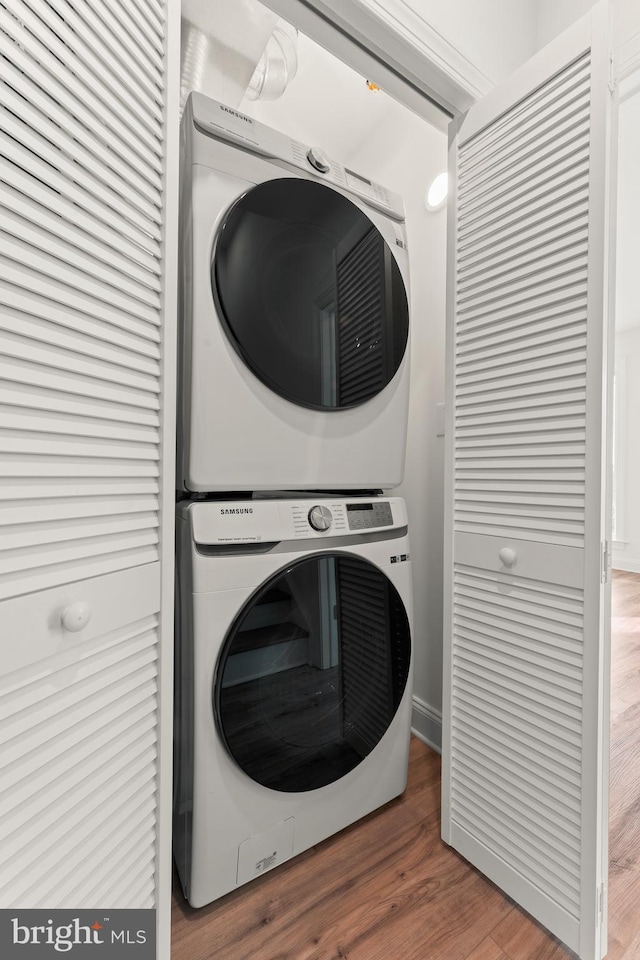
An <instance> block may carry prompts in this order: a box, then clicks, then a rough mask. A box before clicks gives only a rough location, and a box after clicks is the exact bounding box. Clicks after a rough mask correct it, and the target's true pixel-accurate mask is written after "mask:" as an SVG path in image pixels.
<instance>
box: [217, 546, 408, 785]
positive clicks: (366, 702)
mask: <svg viewBox="0 0 640 960" xmlns="http://www.w3.org/2000/svg"><path fill="white" fill-rule="evenodd" d="M410 651H411V641H410V635H409V624H408V620H407V615H406V611H405V609H404V605H403V603H402V600H401V598H400V596H399V594H398V592H397V591H396V589H395V587H394V586H393V584H392V583H391V582H390V581H389V580H388V578H387V577H386V576H385V575H384V574H383V573H382V572H381V571H380V570H379V569H378V568H377V567H374V566H373V565H372V564H370V563H368V562H366V561H364V560H362V559H360V558H357V557H352V556H349V555H345V554H341V555H331V554H323V555H322V556H320V557H313V558H306V559H304V560H301V561H298V562H297V563H295V564H292V565H291V566H290V567H288V568H287V569H286V570H284V571H281V572H280V573H279V574H278V575H277V576H276V577H274V578H272V579H271V580H270V581H269V582H268V583H266V584H265V585H264V586H263V587H262V588H261V589H260V590H259V591H258V592H257V593H256V594H254V596H253V597H252V598H251V600H250V601H249V603H248V604H247V605H246V606H245V607H244V609H243V610H242V611H241V612H240V614H239V615H238V617H237V618H236V620H235V622H234V624H233V625H232V627H231V630H230V631H229V634H228V636H227V639H226V641H225V644H224V647H223V650H222V653H221V657H220V661H219V664H218V669H217V674H216V678H215V682H214V691H213V701H214V711H215V716H216V722H217V725H218V729H219V731H220V733H221V735H222V737H223V739H224V742H225V744H226V747H227V749H228V750H229V752H230V754H231V756H232V757H233V758H234V760H235V761H236V762H237V763H238V764H239V766H240V767H241V768H242V769H243V770H244V771H245V773H247V774H248V776H250V777H251V778H252V779H254V780H255V781H257V782H258V783H261V784H263V785H264V786H267V787H271V788H272V789H274V790H281V791H288V792H297V791H304V790H312V789H316V788H318V787H322V786H324V785H325V784H328V783H332V782H333V781H335V780H338V779H339V778H340V777H342V776H344V775H345V774H347V773H349V771H350V770H352V769H353V768H354V767H356V766H357V765H358V764H359V763H360V762H361V761H362V760H363V759H364V758H365V757H366V756H368V754H369V753H370V752H371V751H372V750H373V748H374V747H375V746H376V744H377V743H378V742H379V740H380V739H381V738H382V736H384V733H385V732H386V730H387V729H388V727H389V724H390V723H391V722H392V720H393V717H394V715H395V713H396V710H397V708H398V706H399V704H400V701H401V699H402V695H403V693H404V688H405V685H406V681H407V676H408V672H409V663H410Z"/></svg>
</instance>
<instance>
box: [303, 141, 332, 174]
mask: <svg viewBox="0 0 640 960" xmlns="http://www.w3.org/2000/svg"><path fill="white" fill-rule="evenodd" d="M307 160H308V161H309V163H310V164H311V166H312V167H313V168H314V170H319V171H320V173H329V170H331V164H330V163H329V161H328V160H327V158H326V157H325V155H324V153H323V152H322V150H318V148H317V147H311V149H310V150H309V152H308V153H307Z"/></svg>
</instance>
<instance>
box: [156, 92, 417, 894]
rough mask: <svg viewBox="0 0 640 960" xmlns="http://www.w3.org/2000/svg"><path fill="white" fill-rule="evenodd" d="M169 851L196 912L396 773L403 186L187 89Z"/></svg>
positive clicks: (405, 648)
mask: <svg viewBox="0 0 640 960" xmlns="http://www.w3.org/2000/svg"><path fill="white" fill-rule="evenodd" d="M181 164H182V200H181V274H182V276H181V286H182V293H181V323H182V327H181V337H180V343H181V356H180V362H179V369H180V380H181V383H180V391H179V395H180V400H179V403H180V410H179V421H178V422H179V427H178V433H179V437H178V488H179V490H178V495H179V499H178V507H177V585H178V588H177V605H176V609H177V618H176V724H175V795H174V852H175V858H176V863H177V866H178V872H179V875H180V879H181V883H182V886H183V890H184V892H185V896H186V897H187V899H188V900H189V902H190V903H191V904H192V905H193V906H202V905H204V904H206V903H209V902H211V901H212V900H215V899H216V898H217V897H220V896H222V895H223V894H225V893H228V892H229V891H231V890H233V889H235V888H236V887H237V886H239V885H241V884H243V883H246V882H247V881H249V880H251V879H253V878H254V877H258V876H261V875H262V874H264V873H265V872H266V871H268V870H270V869H272V868H273V867H275V866H277V865H278V864H280V863H282V862H283V861H285V860H288V859H289V858H291V857H292V856H295V855H296V854H298V853H300V852H302V851H303V850H306V849H308V848H309V847H310V846H312V845H314V844H316V843H318V842H319V841H321V840H323V839H325V838H326V837H328V836H330V835H332V834H334V833H336V832H337V831H339V830H341V829H342V828H344V827H346V826H347V825H348V824H350V823H352V822H353V821H355V820H357V819H359V818H360V817H362V816H364V815H365V814H367V813H369V812H371V811H372V810H374V809H376V808H377V807H379V806H381V805H382V804H384V803H386V802H387V801H389V800H391V799H393V798H394V797H396V796H398V795H399V794H400V793H402V791H403V790H404V787H405V783H406V775H407V765H408V748H409V731H410V721H411V671H412V655H411V653H412V651H411V564H410V560H409V546H408V538H407V517H406V510H405V505H404V502H403V501H402V500H401V499H400V498H397V497H393V496H388V495H385V494H383V492H382V491H388V490H391V489H393V488H394V487H395V486H397V485H398V484H399V483H400V482H401V480H402V475H403V467H404V456H405V443H406V430H407V408H408V391H409V382H408V376H409V357H408V337H409V315H408V295H407V285H408V276H407V251H406V238H405V226H404V209H403V204H402V200H401V198H400V197H398V196H397V195H395V194H392V193H390V192H389V191H387V190H385V189H384V188H383V187H381V186H379V185H377V184H375V183H371V182H370V181H369V180H367V179H365V178H364V177H362V176H360V175H359V174H358V173H357V172H355V171H352V170H348V169H346V168H345V167H342V166H340V165H338V164H337V163H335V162H333V161H332V160H329V159H328V158H327V157H325V156H324V155H323V154H322V153H321V152H320V151H319V150H318V149H315V148H311V147H309V145H307V144H302V143H300V142H298V141H296V140H292V139H291V138H289V137H286V136H284V135H282V134H280V133H277V132H276V131H274V130H271V129H269V128H268V127H266V126H264V125H262V124H260V123H258V122H256V121H254V120H253V119H251V118H248V117H245V116H244V115H243V114H241V113H240V112H239V111H237V110H234V109H231V108H230V107H226V106H224V105H223V104H220V103H217V102H215V101H212V100H209V99H208V98H205V97H203V96H202V95H200V94H196V93H193V94H191V96H190V98H189V100H188V102H187V106H186V109H185V113H184V116H183V120H182V133H181Z"/></svg>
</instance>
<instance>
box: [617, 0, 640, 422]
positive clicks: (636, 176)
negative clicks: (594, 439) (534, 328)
mask: <svg viewBox="0 0 640 960" xmlns="http://www.w3.org/2000/svg"><path fill="white" fill-rule="evenodd" d="M638 2H639V4H640V0H638ZM618 130H619V139H618V198H619V203H618V217H617V219H618V225H617V251H616V330H627V329H629V328H630V327H636V326H638V325H640V291H639V290H638V264H640V173H639V171H640V90H638V92H637V93H636V94H635V95H634V96H632V97H630V98H629V99H627V100H624V101H623V102H621V103H620V111H619V116H618ZM637 412H638V413H640V406H639V407H637Z"/></svg>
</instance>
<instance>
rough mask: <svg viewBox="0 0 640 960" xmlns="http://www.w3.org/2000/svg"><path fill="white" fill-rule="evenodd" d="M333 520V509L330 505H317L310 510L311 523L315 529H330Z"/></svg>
mask: <svg viewBox="0 0 640 960" xmlns="http://www.w3.org/2000/svg"><path fill="white" fill-rule="evenodd" d="M332 520H333V517H332V516H331V510H329V508H328V507H321V506H316V507H311V510H309V525H310V526H312V527H313V529H314V530H328V529H329V527H330V526H331V522H332Z"/></svg>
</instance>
